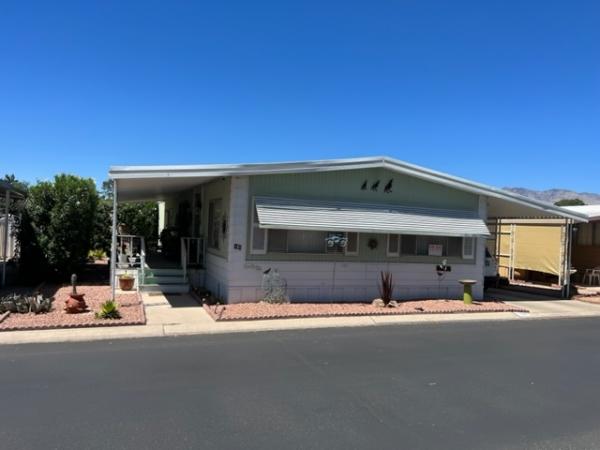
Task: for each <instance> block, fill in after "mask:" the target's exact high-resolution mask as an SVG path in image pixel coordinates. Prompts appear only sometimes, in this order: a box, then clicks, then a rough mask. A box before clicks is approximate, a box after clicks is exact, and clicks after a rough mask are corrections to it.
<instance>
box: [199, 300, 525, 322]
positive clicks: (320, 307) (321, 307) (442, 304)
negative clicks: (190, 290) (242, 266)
mask: <svg viewBox="0 0 600 450" xmlns="http://www.w3.org/2000/svg"><path fill="white" fill-rule="evenodd" d="M204 309H205V310H206V311H207V312H208V313H209V314H210V316H211V317H212V318H213V319H214V320H216V321H227V320H263V319H291V318H301V317H335V316H381V315H407V314H448V313H472V312H527V310H526V309H524V308H520V307H517V306H513V305H510V304H507V303H502V302H495V301H485V302H473V304H471V305H466V304H464V303H463V302H462V300H412V301H405V302H399V305H398V307H396V308H382V307H377V306H373V305H371V304H370V303H288V304H271V303H266V302H258V303H236V304H232V305H212V306H209V305H204Z"/></svg>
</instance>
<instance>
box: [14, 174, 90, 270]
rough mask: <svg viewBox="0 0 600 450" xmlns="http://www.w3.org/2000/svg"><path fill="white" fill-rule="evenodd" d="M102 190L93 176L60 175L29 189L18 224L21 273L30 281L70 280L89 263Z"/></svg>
mask: <svg viewBox="0 0 600 450" xmlns="http://www.w3.org/2000/svg"><path fill="white" fill-rule="evenodd" d="M97 206H98V193H97V192H96V186H95V185H94V182H93V181H92V180H91V179H89V178H87V179H86V178H80V177H77V176H74V175H64V174H63V175H57V176H56V177H55V178H54V181H53V182H50V181H43V182H39V183H38V184H36V185H34V186H32V187H31V188H30V189H29V194H28V197H27V199H26V201H25V204H24V210H23V214H22V218H21V220H20V221H19V223H18V224H17V239H18V241H19V245H20V255H19V260H20V263H21V267H20V272H21V274H22V275H24V278H25V279H26V280H27V281H36V279H37V280H39V279H41V278H43V277H44V276H51V277H53V278H58V279H67V278H68V276H69V275H70V274H71V273H73V272H76V271H77V270H78V269H80V268H81V267H82V266H83V265H84V264H85V262H86V260H87V256H88V253H89V251H90V249H91V248H92V236H93V230H94V223H95V220H96V211H97Z"/></svg>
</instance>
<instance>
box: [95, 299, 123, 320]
mask: <svg viewBox="0 0 600 450" xmlns="http://www.w3.org/2000/svg"><path fill="white" fill-rule="evenodd" d="M96 318H97V319H120V318H121V313H120V312H119V307H118V305H117V302H116V301H114V300H106V301H105V302H104V303H102V304H101V305H100V311H98V312H97V313H96Z"/></svg>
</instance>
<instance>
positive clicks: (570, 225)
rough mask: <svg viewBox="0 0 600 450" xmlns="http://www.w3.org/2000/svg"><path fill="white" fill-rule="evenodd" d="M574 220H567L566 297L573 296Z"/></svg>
mask: <svg viewBox="0 0 600 450" xmlns="http://www.w3.org/2000/svg"><path fill="white" fill-rule="evenodd" d="M573 223H574V222H573V220H572V219H568V220H567V225H566V227H567V230H566V233H567V260H566V270H565V271H566V279H567V285H566V289H565V291H566V292H565V298H569V297H570V296H571V268H572V267H573V266H572V265H571V258H572V256H573Z"/></svg>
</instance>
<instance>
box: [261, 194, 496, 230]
mask: <svg viewBox="0 0 600 450" xmlns="http://www.w3.org/2000/svg"><path fill="white" fill-rule="evenodd" d="M254 200H255V204H256V213H257V215H258V221H259V226H260V228H276V229H286V230H322V231H323V230H325V231H352V232H359V233H384V234H417V235H432V236H459V237H462V236H484V237H488V236H490V232H489V231H488V228H487V227H486V225H485V222H484V221H483V220H482V219H481V218H479V217H478V216H477V214H476V213H475V212H470V211H459V210H448V209H434V208H421V207H414V206H399V205H384V204H370V203H347V202H335V201H321V200H308V199H290V198H277V197H255V199H254Z"/></svg>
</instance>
